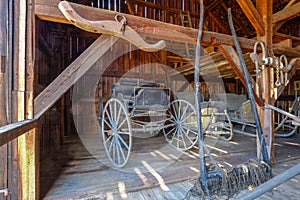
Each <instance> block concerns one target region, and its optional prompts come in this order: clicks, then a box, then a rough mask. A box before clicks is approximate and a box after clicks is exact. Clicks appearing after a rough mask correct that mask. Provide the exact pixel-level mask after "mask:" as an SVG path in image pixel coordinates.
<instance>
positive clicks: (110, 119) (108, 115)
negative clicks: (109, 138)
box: [105, 110, 114, 126]
mask: <svg viewBox="0 0 300 200" xmlns="http://www.w3.org/2000/svg"><path fill="white" fill-rule="evenodd" d="M105 113H106V115H107V117H108V120H109V122H110V124H111V125H112V126H113V125H114V124H113V122H114V121H113V120H112V118H111V116H110V114H109V112H108V111H107V110H105Z"/></svg>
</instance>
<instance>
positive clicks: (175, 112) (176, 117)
mask: <svg viewBox="0 0 300 200" xmlns="http://www.w3.org/2000/svg"><path fill="white" fill-rule="evenodd" d="M172 110H173V112H172V115H175V119H178V115H177V111H176V106H175V104H172Z"/></svg>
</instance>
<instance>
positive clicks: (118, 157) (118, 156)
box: [116, 137, 121, 164]
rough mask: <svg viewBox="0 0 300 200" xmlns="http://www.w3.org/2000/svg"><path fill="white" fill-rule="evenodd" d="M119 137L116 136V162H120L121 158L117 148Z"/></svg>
mask: <svg viewBox="0 0 300 200" xmlns="http://www.w3.org/2000/svg"><path fill="white" fill-rule="evenodd" d="M118 140H119V139H118V137H117V138H116V150H117V159H118V164H120V163H121V160H120V152H119V151H120V149H119V145H118V143H119V141H118Z"/></svg>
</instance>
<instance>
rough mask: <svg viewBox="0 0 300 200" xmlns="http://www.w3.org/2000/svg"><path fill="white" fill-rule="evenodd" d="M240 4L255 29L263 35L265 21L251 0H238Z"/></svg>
mask: <svg viewBox="0 0 300 200" xmlns="http://www.w3.org/2000/svg"><path fill="white" fill-rule="evenodd" d="M237 2H238V4H239V5H240V7H241V8H242V10H243V11H244V13H245V15H246V16H247V18H248V19H249V21H250V23H251V24H252V26H253V27H254V28H255V30H256V31H257V32H258V33H259V34H261V35H263V34H264V23H263V21H262V18H261V15H260V14H259V13H258V12H257V10H256V8H255V7H254V5H253V3H252V1H251V0H237Z"/></svg>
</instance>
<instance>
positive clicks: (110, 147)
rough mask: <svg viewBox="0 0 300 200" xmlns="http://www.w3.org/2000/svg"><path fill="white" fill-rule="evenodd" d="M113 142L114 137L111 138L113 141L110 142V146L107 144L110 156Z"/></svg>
mask: <svg viewBox="0 0 300 200" xmlns="http://www.w3.org/2000/svg"><path fill="white" fill-rule="evenodd" d="M114 140H115V137H113V139H112V140H111V142H110V144H109V148H108V152H109V154H110V152H111V150H112V146H113V143H114Z"/></svg>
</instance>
